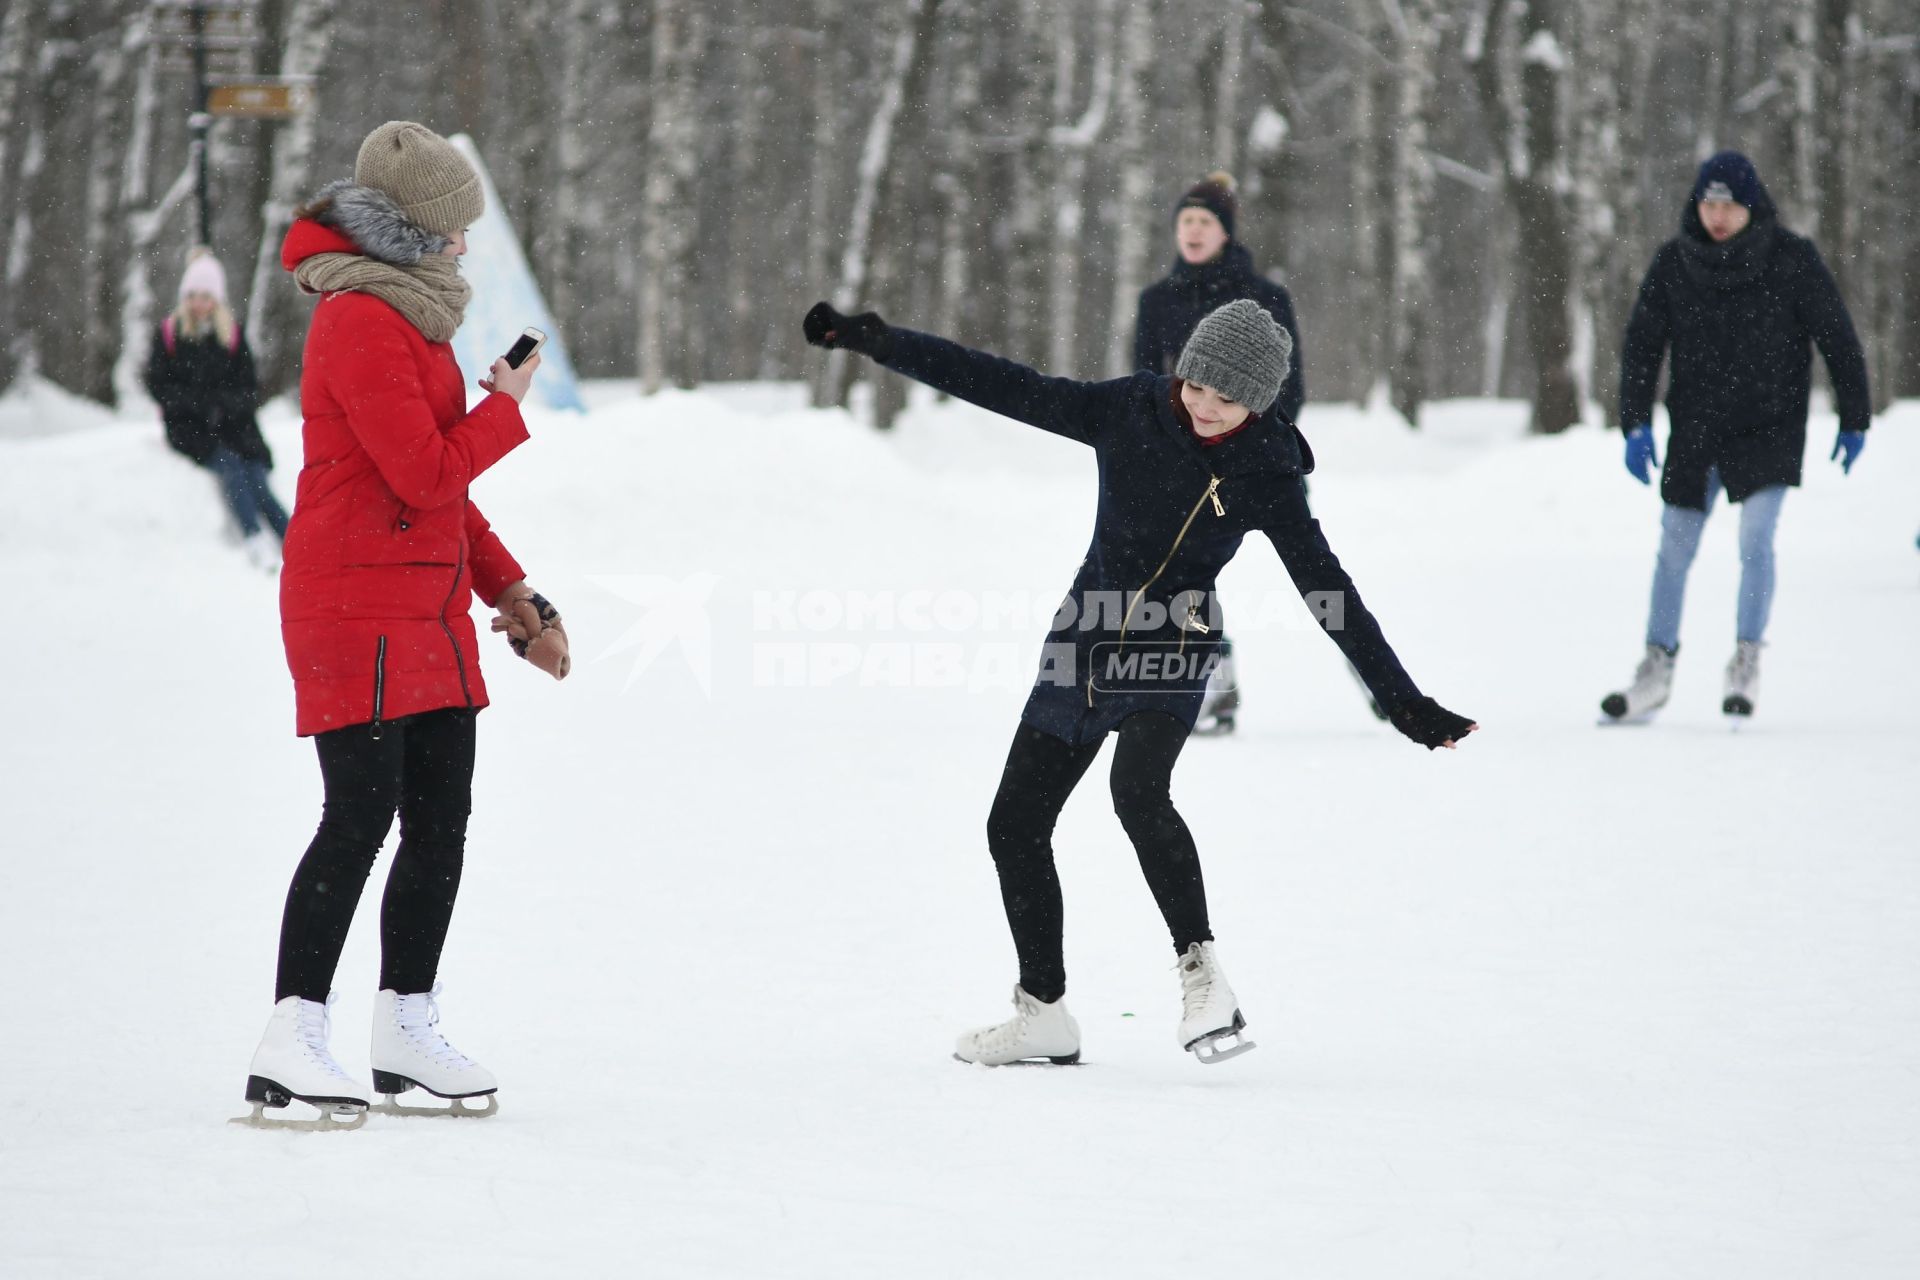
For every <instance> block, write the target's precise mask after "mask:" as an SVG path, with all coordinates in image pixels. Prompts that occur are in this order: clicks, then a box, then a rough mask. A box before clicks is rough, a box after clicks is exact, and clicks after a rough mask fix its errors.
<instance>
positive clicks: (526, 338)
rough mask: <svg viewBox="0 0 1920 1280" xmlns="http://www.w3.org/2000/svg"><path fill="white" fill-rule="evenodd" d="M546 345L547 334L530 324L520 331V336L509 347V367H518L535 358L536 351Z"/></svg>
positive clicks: (507, 355) (507, 357) (507, 360)
mask: <svg viewBox="0 0 1920 1280" xmlns="http://www.w3.org/2000/svg"><path fill="white" fill-rule="evenodd" d="M546 345H547V335H546V334H545V333H544V332H542V331H541V330H539V329H536V328H534V327H533V326H532V325H528V326H527V327H526V328H525V329H522V330H521V331H520V336H519V337H518V338H516V339H514V342H513V345H512V346H511V347H509V348H508V349H507V354H506V356H505V359H506V362H507V368H509V369H518V368H519V367H520V366H521V365H523V364H525V363H526V362H527V361H529V360H531V359H532V358H533V354H534V352H536V351H538V350H540V348H541V347H544V346H546Z"/></svg>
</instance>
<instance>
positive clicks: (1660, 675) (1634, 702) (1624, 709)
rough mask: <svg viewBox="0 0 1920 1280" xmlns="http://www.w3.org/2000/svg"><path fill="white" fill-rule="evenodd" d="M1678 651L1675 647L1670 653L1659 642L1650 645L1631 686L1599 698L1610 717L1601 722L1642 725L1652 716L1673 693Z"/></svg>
mask: <svg viewBox="0 0 1920 1280" xmlns="http://www.w3.org/2000/svg"><path fill="white" fill-rule="evenodd" d="M1679 652H1680V651H1679V650H1678V649H1675V650H1674V651H1673V653H1668V652H1667V651H1666V650H1665V649H1662V648H1661V647H1660V646H1659V645H1657V644H1650V645H1648V646H1647V656H1646V657H1644V658H1642V659H1640V665H1639V666H1637V667H1635V668H1634V670H1633V685H1632V687H1631V688H1629V689H1627V690H1626V691H1625V692H1624V693H1610V694H1608V695H1607V696H1606V697H1604V698H1602V699H1601V700H1600V710H1601V711H1602V712H1604V713H1605V714H1606V716H1607V719H1606V720H1605V721H1603V722H1602V723H1614V724H1643V723H1645V722H1646V721H1647V720H1650V719H1652V717H1653V713H1654V712H1656V711H1658V710H1659V709H1660V708H1662V707H1664V706H1666V705H1667V696H1668V695H1669V694H1671V693H1672V692H1673V659H1674V656H1675V654H1678V653H1679Z"/></svg>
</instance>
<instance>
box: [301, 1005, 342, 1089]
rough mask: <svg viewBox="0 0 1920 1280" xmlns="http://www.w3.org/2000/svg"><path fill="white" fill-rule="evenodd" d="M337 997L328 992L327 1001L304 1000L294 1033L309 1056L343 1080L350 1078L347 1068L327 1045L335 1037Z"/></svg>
mask: <svg viewBox="0 0 1920 1280" xmlns="http://www.w3.org/2000/svg"><path fill="white" fill-rule="evenodd" d="M337 998H338V997H336V996H335V995H334V994H333V993H332V992H328V993H327V1002H326V1003H325V1004H321V1003H320V1002H319V1001H318V1000H302V1001H301V1002H300V1004H299V1008H298V1010H297V1011H296V1014H295V1018H294V1024H293V1034H294V1038H295V1039H297V1040H299V1041H300V1047H301V1048H303V1049H305V1050H306V1051H307V1057H308V1058H309V1059H311V1060H312V1062H313V1063H314V1065H316V1066H318V1067H319V1068H320V1069H321V1070H322V1071H325V1072H326V1073H327V1074H328V1075H330V1076H337V1077H339V1078H340V1079H342V1080H347V1079H350V1078H351V1077H349V1076H348V1075H347V1073H346V1070H345V1069H344V1068H343V1067H341V1065H340V1064H339V1063H338V1062H336V1061H334V1058H333V1051H332V1050H331V1049H329V1048H328V1047H327V1045H328V1043H329V1042H330V1041H331V1040H332V1038H333V1012H332V1011H333V1002H334V1000H336V999H337Z"/></svg>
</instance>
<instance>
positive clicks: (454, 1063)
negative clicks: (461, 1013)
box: [393, 983, 474, 1071]
mask: <svg viewBox="0 0 1920 1280" xmlns="http://www.w3.org/2000/svg"><path fill="white" fill-rule="evenodd" d="M439 994H440V985H439V984H438V983H435V984H434V988H433V990H431V991H425V992H420V993H418V994H415V995H405V996H400V997H399V998H398V999H397V1000H395V1002H394V1010H393V1020H394V1023H395V1025H397V1026H398V1027H399V1028H400V1034H401V1035H403V1036H405V1037H406V1039H407V1043H408V1044H410V1045H412V1046H413V1047H414V1048H415V1049H417V1050H419V1051H420V1052H421V1053H423V1054H425V1055H426V1056H427V1058H428V1060H429V1061H431V1062H433V1063H435V1064H436V1065H439V1066H444V1067H448V1068H451V1069H452V1070H454V1071H465V1070H466V1069H467V1068H469V1067H471V1066H473V1065H474V1062H473V1059H471V1058H469V1057H467V1055H466V1054H464V1053H461V1052H460V1051H459V1050H458V1049H456V1048H454V1047H453V1046H452V1045H450V1044H448V1043H447V1038H446V1037H445V1036H443V1035H441V1034H440V1033H439V1032H438V1031H435V1030H434V1027H435V1026H436V1025H437V1024H438V1023H439V1021H440V1005H439V1003H438V1002H437V1001H436V1000H435V999H434V997H435V996H437V995H439ZM416 1000H417V1001H421V1002H423V1003H424V1004H425V1005H426V1014H427V1016H426V1019H425V1020H424V1021H422V1020H420V1018H419V1007H418V1006H417V1005H415V1004H414V1003H413V1002H414V1001H416Z"/></svg>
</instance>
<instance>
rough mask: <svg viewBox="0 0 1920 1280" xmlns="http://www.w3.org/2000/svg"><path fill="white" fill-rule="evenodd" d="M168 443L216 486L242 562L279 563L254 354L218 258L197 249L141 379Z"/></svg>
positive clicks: (283, 528) (277, 519)
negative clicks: (242, 551) (241, 547)
mask: <svg viewBox="0 0 1920 1280" xmlns="http://www.w3.org/2000/svg"><path fill="white" fill-rule="evenodd" d="M143 380H144V382H145V384H146V388H147V394H148V395H151V396H152V397H153V398H154V400H155V402H157V403H158V404H159V406H160V418H161V421H162V422H163V423H164V424H165V426H166V433H167V443H168V444H169V445H171V446H172V447H173V449H174V451H175V452H177V453H180V454H182V455H184V456H185V457H187V458H189V459H191V460H192V461H193V462H194V463H195V464H196V465H198V466H202V467H205V468H206V469H207V470H209V471H211V472H213V473H214V475H215V476H217V477H218V478H219V480H220V491H221V493H222V495H223V496H224V497H225V498H226V501H227V510H228V511H229V512H230V513H231V514H232V515H233V522H234V524H235V525H236V526H238V528H239V530H240V535H241V537H242V538H243V539H244V544H245V546H246V549H247V555H248V558H249V559H251V560H252V561H253V562H254V563H255V564H257V565H259V566H260V567H261V568H263V569H266V570H269V571H271V570H273V569H276V568H278V567H279V564H280V551H279V546H280V541H281V539H283V538H285V537H286V534H287V513H286V511H285V509H284V508H282V507H281V505H280V500H279V499H278V498H276V497H274V494H273V489H272V488H271V487H270V486H269V485H268V484H267V472H268V471H270V470H271V469H272V468H273V455H272V454H271V453H269V452H268V451H267V442H266V439H265V438H264V437H263V436H262V435H261V434H260V424H259V423H258V422H257V421H256V420H255V418H254V412H255V410H256V409H257V408H258V407H259V398H260V384H259V380H258V379H257V378H256V376H255V374H254V368H253V353H252V352H251V351H249V350H248V349H247V340H246V337H245V335H244V334H242V333H241V331H240V325H239V324H238V322H236V321H235V319H234V316H233V312H232V311H231V310H229V309H228V307H227V275H226V272H225V271H224V270H222V269H221V266H220V262H219V259H217V258H215V257H214V256H213V255H212V254H211V253H209V252H208V251H207V250H205V249H197V250H195V251H194V256H193V257H192V258H191V259H190V260H189V261H188V263H187V270H186V273H185V274H184V275H182V276H181V278H180V302H179V305H178V306H177V307H175V308H174V310H173V312H172V314H170V315H169V316H168V317H167V318H166V319H165V320H164V321H162V322H161V324H160V328H159V331H158V332H156V333H155V334H154V337H153V347H152V350H151V352H150V353H149V355H148V357H147V366H146V370H145V375H144V379H143Z"/></svg>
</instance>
